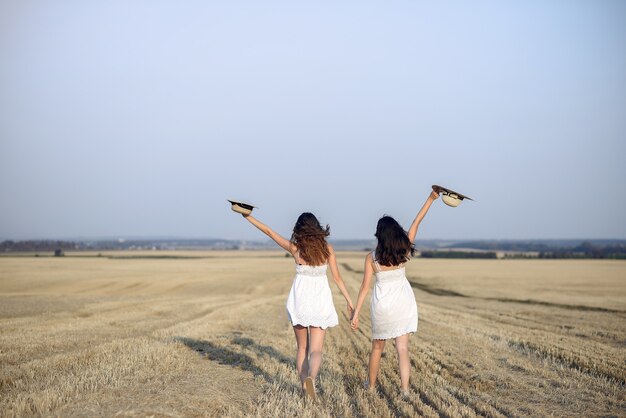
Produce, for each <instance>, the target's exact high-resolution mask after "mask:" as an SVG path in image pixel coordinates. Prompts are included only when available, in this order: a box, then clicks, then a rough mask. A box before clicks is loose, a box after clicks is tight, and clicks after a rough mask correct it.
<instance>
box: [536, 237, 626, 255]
mask: <svg viewBox="0 0 626 418" xmlns="http://www.w3.org/2000/svg"><path fill="white" fill-rule="evenodd" d="M538 258H599V259H626V245H624V244H615V245H594V244H592V243H591V242H589V241H584V242H582V243H581V244H580V245H578V246H576V247H567V248H557V249H550V250H549V251H541V252H540V253H539V255H538Z"/></svg>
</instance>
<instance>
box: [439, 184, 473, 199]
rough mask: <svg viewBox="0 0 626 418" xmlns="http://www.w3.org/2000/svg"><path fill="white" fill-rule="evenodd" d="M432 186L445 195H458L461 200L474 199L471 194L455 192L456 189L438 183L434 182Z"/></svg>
mask: <svg viewBox="0 0 626 418" xmlns="http://www.w3.org/2000/svg"><path fill="white" fill-rule="evenodd" d="M432 187H433V190H434V191H435V192H437V193H441V194H442V195H444V196H445V195H448V196H451V197H456V198H458V199H460V200H463V199H468V200H474V199H472V198H471V197H469V196H465V195H464V194H461V193H459V192H455V191H454V190H452V189H448V188H447V187H443V186H439V185H437V184H433V186H432Z"/></svg>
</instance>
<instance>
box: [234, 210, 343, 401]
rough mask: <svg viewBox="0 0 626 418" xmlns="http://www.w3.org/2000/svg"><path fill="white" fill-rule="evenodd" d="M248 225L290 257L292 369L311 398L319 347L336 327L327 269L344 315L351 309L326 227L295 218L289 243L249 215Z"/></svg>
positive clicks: (309, 217)
mask: <svg viewBox="0 0 626 418" xmlns="http://www.w3.org/2000/svg"><path fill="white" fill-rule="evenodd" d="M243 216H244V217H245V218H246V219H247V220H248V221H249V222H250V223H251V224H252V225H254V226H256V227H257V228H258V229H260V230H261V231H262V232H263V233H264V234H266V235H267V236H268V237H270V238H271V239H273V240H274V241H275V242H276V243H277V244H278V245H279V246H280V247H281V248H283V249H285V250H286V251H288V252H289V253H290V254H291V255H293V257H294V259H295V262H296V277H295V278H294V280H293V284H292V286H291V291H290V292H289V297H288V299H287V315H288V316H289V320H290V321H291V325H292V326H293V330H294V333H295V335H296V343H297V345H298V351H297V353H296V369H297V370H298V375H299V376H300V382H301V384H302V388H303V390H304V391H305V392H306V393H307V395H308V396H310V397H312V398H314V397H315V377H316V376H317V374H318V372H319V368H320V365H321V362H322V347H323V345H324V336H325V333H326V329H327V328H329V327H334V326H335V325H337V324H338V323H339V320H338V318H337V312H336V311H335V306H334V304H333V295H332V293H331V291H330V287H329V286H328V278H327V277H326V269H327V268H328V266H330V271H331V272H332V275H333V280H334V281H335V283H336V284H337V287H339V290H340V291H341V294H342V295H343V296H344V298H345V299H346V302H347V304H348V315H349V317H350V316H352V313H353V311H354V308H353V306H352V300H351V299H350V295H349V294H348V291H347V290H346V286H345V285H344V282H343V280H342V278H341V275H340V274H339V269H338V268H337V260H336V258H335V251H334V250H333V247H332V246H331V245H330V244H328V243H327V242H326V237H327V236H328V235H329V234H330V232H329V227H328V225H326V228H322V226H321V225H320V223H319V221H318V220H317V218H316V217H315V216H314V215H313V214H312V213H308V212H307V213H303V214H302V215H300V216H299V217H298V220H297V221H296V224H295V226H294V228H293V234H292V235H291V239H290V240H287V239H285V238H283V237H282V236H280V235H279V234H278V233H276V232H274V231H273V230H272V229H271V228H270V227H268V226H267V225H265V224H263V223H262V222H260V221H259V220H257V219H255V218H254V217H252V216H251V215H245V214H244V215H243Z"/></svg>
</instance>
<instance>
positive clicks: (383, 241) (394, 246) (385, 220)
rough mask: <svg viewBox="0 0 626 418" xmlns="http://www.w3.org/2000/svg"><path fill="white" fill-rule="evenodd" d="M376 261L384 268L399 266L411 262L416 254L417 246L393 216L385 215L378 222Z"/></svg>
mask: <svg viewBox="0 0 626 418" xmlns="http://www.w3.org/2000/svg"><path fill="white" fill-rule="evenodd" d="M374 236H375V237H376V238H377V239H378V244H377V245H376V252H375V256H376V261H378V264H380V265H382V266H397V265H400V264H402V263H406V262H407V261H409V258H410V257H412V256H413V255H414V254H415V246H414V245H413V244H412V243H411V241H410V240H409V237H408V235H407V233H406V231H405V230H404V229H402V226H400V224H399V223H398V222H397V221H396V220H395V219H393V218H392V217H391V216H388V215H384V216H383V217H382V218H380V219H379V220H378V224H377V225H376V233H375V234H374Z"/></svg>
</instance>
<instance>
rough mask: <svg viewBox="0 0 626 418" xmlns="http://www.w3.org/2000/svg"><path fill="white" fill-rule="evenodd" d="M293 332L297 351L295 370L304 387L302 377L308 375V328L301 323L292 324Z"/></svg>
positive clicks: (304, 377)
mask: <svg viewBox="0 0 626 418" xmlns="http://www.w3.org/2000/svg"><path fill="white" fill-rule="evenodd" d="M293 332H294V333H295V334H296V342H297V344H298V351H297V352H296V370H297V371H298V376H300V383H301V384H302V387H303V388H304V379H306V378H307V376H308V375H309V360H308V355H309V330H308V328H306V327H303V326H302V325H294V327H293Z"/></svg>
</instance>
